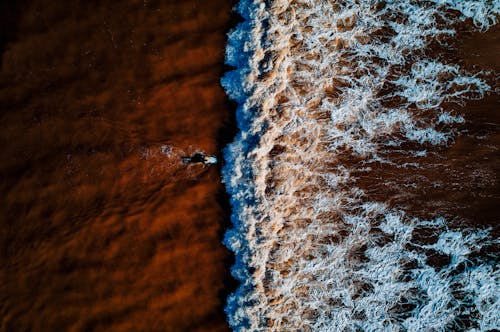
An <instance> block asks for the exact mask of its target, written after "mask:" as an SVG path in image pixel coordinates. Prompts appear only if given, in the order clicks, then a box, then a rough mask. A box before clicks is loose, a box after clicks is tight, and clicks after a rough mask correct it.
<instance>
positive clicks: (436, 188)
mask: <svg viewBox="0 0 500 332" xmlns="http://www.w3.org/2000/svg"><path fill="white" fill-rule="evenodd" d="M499 41H500V28H499V27H498V26H496V27H494V28H492V29H491V30H489V31H487V32H471V29H470V26H467V25H464V26H460V27H459V34H458V35H457V36H456V37H455V38H454V39H453V40H452V41H451V43H450V47H449V48H447V49H444V50H443V49H441V50H440V52H439V53H437V54H436V55H437V56H438V57H441V58H444V59H447V61H449V60H450V59H451V60H452V61H453V62H455V63H459V64H460V65H461V66H462V68H465V69H466V70H468V71H469V72H472V73H476V74H478V73H480V72H481V71H482V72H483V73H482V74H479V75H480V76H481V77H482V78H484V79H485V80H486V82H487V83H488V84H489V85H490V87H491V91H489V92H488V93H487V95H486V96H484V98H481V99H478V100H469V101H466V102H465V103H463V104H462V105H460V104H451V103H448V104H445V105H444V107H445V109H446V110H448V111H451V112H452V113H453V114H461V115H462V116H463V117H464V119H465V122H464V123H463V124H462V125H460V126H459V128H457V130H458V131H457V133H458V135H456V137H455V138H454V140H453V141H450V144H449V145H448V146H446V147H439V148H435V147H431V146H427V147H426V148H427V150H428V151H429V153H428V155H427V156H426V157H419V158H414V157H412V156H406V157H405V156H403V155H400V156H399V157H397V158H396V159H395V160H398V161H399V163H398V164H399V165H401V164H404V163H405V162H406V163H415V162H416V163H418V164H419V167H418V168H417V167H407V168H401V167H399V165H395V166H387V165H380V164H378V165H372V167H373V170H372V172H370V173H369V174H367V175H363V174H359V175H358V176H359V185H361V186H362V187H363V188H364V189H365V191H366V192H367V193H368V195H369V196H370V197H373V198H375V199H378V200H380V201H385V202H387V203H389V204H390V205H392V206H402V207H404V208H405V209H408V210H409V211H411V213H412V215H415V216H419V217H423V218H435V217H438V216H444V217H446V218H447V219H448V220H449V221H452V222H454V223H455V224H456V225H460V226H461V227H462V226H464V225H467V226H472V227H476V226H480V227H492V228H493V229H494V230H495V231H494V232H495V234H497V235H498V232H499V228H498V222H499V220H500V216H499V213H498V207H499V206H500V180H499V176H500V166H499V165H500V163H499V161H500V154H499V150H500V113H499V112H498V109H499V106H500V104H499V103H500V99H499V91H500V81H499V77H500V67H499V63H498V58H499V56H500V43H499ZM403 148H406V149H421V148H419V147H418V146H412V145H408V146H404V147H403Z"/></svg>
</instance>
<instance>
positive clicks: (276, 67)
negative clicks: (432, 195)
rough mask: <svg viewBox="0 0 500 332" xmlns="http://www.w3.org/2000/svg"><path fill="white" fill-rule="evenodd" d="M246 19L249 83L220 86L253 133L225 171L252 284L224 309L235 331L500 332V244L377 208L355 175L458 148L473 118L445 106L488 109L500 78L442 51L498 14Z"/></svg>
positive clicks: (263, 14) (304, 13) (270, 10)
mask: <svg viewBox="0 0 500 332" xmlns="http://www.w3.org/2000/svg"><path fill="white" fill-rule="evenodd" d="M237 11H238V13H239V14H240V15H241V16H242V17H243V18H244V20H245V21H244V22H242V23H240V24H239V25H238V26H237V27H236V28H235V29H234V30H232V31H231V32H230V33H229V35H228V36H229V40H228V45H227V48H226V63H227V64H228V65H231V66H233V67H235V70H233V71H230V72H228V73H226V75H225V76H224V78H223V79H222V85H223V86H224V88H225V90H226V93H227V94H228V95H229V97H230V98H231V99H233V100H235V101H236V102H237V103H238V108H237V123H238V127H239V129H240V132H239V133H238V134H237V136H236V138H235V141H234V142H233V143H232V144H230V145H229V146H228V147H227V148H226V150H225V153H224V157H225V160H226V164H225V167H224V169H223V181H224V183H225V185H226V188H227V191H228V193H229V194H230V197H231V205H232V209H233V214H232V218H231V220H232V223H233V228H232V229H230V230H228V231H227V233H226V236H225V240H224V242H225V244H226V246H228V248H230V249H231V250H232V251H233V252H234V253H235V256H236V263H235V265H234V266H233V267H232V274H233V276H234V277H235V278H236V279H237V280H238V281H239V282H240V283H241V284H240V286H239V288H238V289H237V291H236V292H235V293H234V294H232V295H230V296H229V298H228V303H227V306H226V313H227V315H228V320H229V323H230V325H231V326H232V328H233V329H234V330H236V331H246V330H249V331H264V330H266V331H267V330H270V331H283V330H301V331H302V330H303V331H357V330H363V331H380V330H388V331H398V330H399V331H427V330H435V331H448V330H454V329H455V330H470V331H487V330H489V329H499V328H500V317H499V315H498V312H499V309H500V300H499V298H498V294H499V293H500V286H499V279H500V274H499V272H498V265H497V264H498V263H497V257H496V256H495V257H493V258H492V257H490V256H488V257H485V256H484V255H483V254H481V252H482V249H483V248H485V247H487V246H490V245H492V244H496V245H498V243H499V242H498V240H495V239H492V238H491V236H490V235H489V232H488V230H483V229H457V227H455V226H453V225H451V224H450V223H449V222H448V221H446V220H445V219H444V218H435V219H433V220H422V219H418V218H416V217H413V216H411V214H409V213H408V212H407V211H404V210H403V209H399V208H394V207H390V206H389V205H388V204H386V202H377V201H372V200H370V199H368V198H367V195H366V193H365V192H364V191H363V190H362V189H361V188H360V187H358V186H357V184H356V179H355V177H353V176H352V173H354V172H358V171H360V169H366V171H367V172H369V171H370V169H371V167H374V165H377V163H378V164H395V165H398V160H399V159H398V158H396V157H397V156H401V155H405V158H406V159H408V158H412V160H413V162H412V163H411V164H412V166H415V165H417V166H418V161H419V160H420V159H419V158H422V157H423V156H425V155H426V154H427V152H428V151H432V149H434V148H435V147H445V146H447V145H450V144H453V138H454V136H455V135H456V134H457V132H456V130H455V127H454V126H456V124H460V123H462V122H463V121H464V118H463V116H462V115H460V114H459V113H457V112H455V111H454V110H451V111H450V110H449V109H445V108H443V107H442V104H443V103H444V102H448V103H449V102H455V103H460V102H462V101H463V100H467V99H474V98H482V97H483V96H484V94H485V93H487V92H488V90H489V89H490V87H489V86H488V85H487V84H486V82H485V80H484V79H483V78H482V77H483V76H484V75H487V73H475V74H471V73H467V72H465V71H464V70H463V69H461V68H460V67H459V66H458V65H456V64H454V63H447V62H446V61H445V60H444V59H440V58H436V57H435V55H434V54H432V52H431V51H432V50H431V49H430V46H429V45H431V44H437V45H438V46H440V47H445V46H446V43H447V41H449V39H450V38H453V36H454V35H455V33H456V32H455V30H454V26H455V25H457V24H462V22H465V23H463V24H469V25H470V26H471V27H474V28H475V29H479V30H486V29H488V28H490V27H491V26H493V25H494V24H496V20H497V17H498V14H499V13H500V2H499V1H467V2H463V1H452V0H449V1H444V0H443V1H438V0H435V1H410V0H401V1H377V2H373V1H368V0H366V1H363V0H360V1H338V2H335V1H333V2H327V1H307V0H303V1H292V0H290V1H286V0H281V1H258V0H255V1H240V3H239V5H238V6H237ZM409 144H411V146H413V147H417V148H416V149H412V150H409V149H405V148H404V147H405V146H407V145H409ZM398 166H400V167H401V168H405V167H408V166H407V165H406V164H402V165H398ZM422 233H423V234H431V236H429V237H428V238H427V239H425V240H422V239H419V234H422ZM435 255H438V256H439V255H440V257H444V258H445V259H444V262H442V263H439V264H435V263H433V261H432V257H434V256H435Z"/></svg>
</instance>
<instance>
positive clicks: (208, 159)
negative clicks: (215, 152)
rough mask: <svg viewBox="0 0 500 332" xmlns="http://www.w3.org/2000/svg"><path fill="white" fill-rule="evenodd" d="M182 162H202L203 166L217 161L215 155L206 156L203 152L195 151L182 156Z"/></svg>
mask: <svg viewBox="0 0 500 332" xmlns="http://www.w3.org/2000/svg"><path fill="white" fill-rule="evenodd" d="M182 162H183V163H184V164H203V166H207V165H212V164H216V163H217V158H216V157H215V156H207V155H205V154H203V153H199V152H198V153H195V154H194V155H192V156H187V157H182Z"/></svg>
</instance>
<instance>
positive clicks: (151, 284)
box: [0, 0, 232, 331]
mask: <svg viewBox="0 0 500 332" xmlns="http://www.w3.org/2000/svg"><path fill="white" fill-rule="evenodd" d="M3 6H4V7H3V8H2V14H1V15H2V20H1V21H2V34H3V35H2V43H1V45H0V46H1V47H2V54H1V61H2V62H1V71H0V112H1V115H0V125H1V129H2V130H1V131H0V145H1V146H2V150H1V152H0V160H1V162H0V197H1V204H0V212H1V213H0V245H1V247H0V248H1V249H0V315H1V317H2V318H1V321H0V330H1V331H118V330H119V331H187V330H192V331H224V330H228V326H227V324H226V322H225V317H224V314H223V305H224V301H225V296H226V293H227V291H226V290H224V286H225V285H226V286H227V282H229V279H228V278H229V277H228V274H229V273H228V264H229V260H230V254H229V253H228V252H227V251H226V249H225V248H224V247H223V245H222V244H221V243H220V236H221V234H222V232H223V229H222V228H223V223H224V222H225V218H226V214H225V212H224V211H223V209H222V207H221V206H224V204H225V196H224V193H223V187H222V185H221V184H220V180H219V173H218V170H217V169H216V167H211V168H203V167H201V166H196V165H191V166H184V165H182V164H181V163H179V158H180V156H181V155H183V154H189V153H192V152H194V151H205V152H206V153H212V154H218V151H220V149H221V147H222V146H223V145H224V144H225V142H226V141H227V138H224V137H230V136H231V134H232V132H231V130H230V129H229V128H230V116H231V115H230V112H231V109H230V107H229V105H228V104H227V101H226V98H225V95H224V92H223V91H222V89H221V88H220V86H219V83H218V80H219V77H220V76H221V73H222V71H223V65H222V63H223V54H224V44H225V40H226V37H225V33H226V32H227V30H228V28H229V20H230V10H231V2H230V1H229V0H221V1H217V0H212V1H198V0H193V1H191V0H189V1H146V0H144V1H142V0H141V1H119V2H117V1H45V0H33V1H23V2H20V3H17V4H16V3H14V2H9V3H7V2H6V3H5V4H4V5H3ZM4 29H5V30H4ZM162 146H163V148H164V149H167V150H168V151H170V150H171V151H172V153H171V154H170V156H168V155H167V154H165V153H163V152H162ZM169 149H170V150H169ZM164 152H165V151H164Z"/></svg>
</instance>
